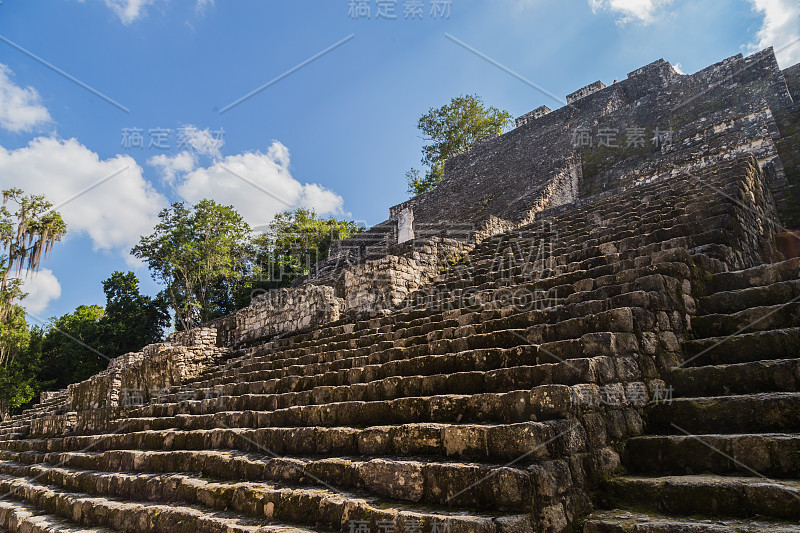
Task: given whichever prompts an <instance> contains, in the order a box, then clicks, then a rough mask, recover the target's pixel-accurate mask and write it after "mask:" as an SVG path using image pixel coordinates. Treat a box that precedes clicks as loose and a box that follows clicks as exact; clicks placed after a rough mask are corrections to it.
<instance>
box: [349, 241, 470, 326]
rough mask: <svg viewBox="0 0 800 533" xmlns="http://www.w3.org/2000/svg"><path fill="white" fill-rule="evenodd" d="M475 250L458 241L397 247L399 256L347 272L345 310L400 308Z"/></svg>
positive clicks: (429, 242) (424, 242) (427, 242)
mask: <svg viewBox="0 0 800 533" xmlns="http://www.w3.org/2000/svg"><path fill="white" fill-rule="evenodd" d="M471 248H472V246H471V245H469V244H466V243H463V242H460V241H457V240H454V239H446V238H440V237H434V238H432V239H428V240H425V241H422V242H416V243H413V242H412V243H410V244H409V245H407V246H405V247H396V249H395V250H396V251H397V253H398V255H387V256H386V257H383V258H381V259H378V260H374V261H366V262H364V263H360V264H357V265H354V266H353V267H352V268H349V269H347V270H346V271H345V277H344V294H345V298H344V300H345V309H346V310H347V311H348V312H350V313H356V314H357V313H369V312H375V311H381V310H388V309H393V308H395V307H398V306H400V304H402V303H403V302H404V301H405V300H406V298H407V297H408V296H409V295H410V294H412V293H413V292H414V291H416V290H418V289H420V288H421V287H424V286H425V285H428V284H429V283H430V282H431V281H432V280H433V279H434V278H435V277H436V276H437V275H439V274H440V273H442V271H443V270H445V269H446V268H447V266H448V265H449V264H455V263H457V262H458V260H459V259H460V258H461V256H462V255H463V254H464V253H465V252H467V251H468V250H469V249H471Z"/></svg>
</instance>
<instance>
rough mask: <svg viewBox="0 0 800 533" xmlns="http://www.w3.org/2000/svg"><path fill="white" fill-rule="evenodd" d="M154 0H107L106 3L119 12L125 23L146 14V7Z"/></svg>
mask: <svg viewBox="0 0 800 533" xmlns="http://www.w3.org/2000/svg"><path fill="white" fill-rule="evenodd" d="M152 3H153V0H106V5H107V6H108V7H109V8H111V10H112V11H113V12H114V13H116V14H117V16H118V17H119V20H121V21H122V23H123V24H130V23H131V22H133V21H134V20H136V19H138V18H139V17H141V16H143V15H144V8H145V7H146V6H148V5H150V4H152Z"/></svg>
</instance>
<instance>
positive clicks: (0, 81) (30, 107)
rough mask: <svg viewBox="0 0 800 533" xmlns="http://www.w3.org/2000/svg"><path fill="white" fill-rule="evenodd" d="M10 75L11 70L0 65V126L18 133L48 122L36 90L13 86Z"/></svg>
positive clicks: (48, 119) (48, 114) (48, 118)
mask: <svg viewBox="0 0 800 533" xmlns="http://www.w3.org/2000/svg"><path fill="white" fill-rule="evenodd" d="M11 74H12V72H11V69H9V68H8V67H7V66H5V65H3V64H2V63H0V126H2V127H3V128H5V129H7V130H9V131H13V132H18V131H30V130H31V129H33V128H34V127H35V126H38V125H41V124H45V123H47V122H50V120H51V119H50V113H48V112H47V109H46V108H45V107H44V106H43V105H42V104H41V98H39V93H38V92H36V89H34V88H33V87H26V88H24V89H23V88H22V87H19V86H18V85H15V84H14V82H13V81H11Z"/></svg>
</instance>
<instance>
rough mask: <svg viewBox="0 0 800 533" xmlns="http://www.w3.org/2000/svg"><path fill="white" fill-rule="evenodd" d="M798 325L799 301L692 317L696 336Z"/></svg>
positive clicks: (722, 334)
mask: <svg viewBox="0 0 800 533" xmlns="http://www.w3.org/2000/svg"><path fill="white" fill-rule="evenodd" d="M798 326H800V302H794V303H786V302H784V303H781V304H777V305H769V306H762V307H751V308H749V309H745V310H743V311H738V312H736V313H732V314H712V315H703V316H696V317H693V318H692V330H693V332H694V335H695V337H696V338H707V337H724V336H726V335H735V334H738V333H742V332H745V331H750V332H752V331H766V330H771V329H783V328H793V327H798Z"/></svg>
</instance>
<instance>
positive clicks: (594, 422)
mask: <svg viewBox="0 0 800 533" xmlns="http://www.w3.org/2000/svg"><path fill="white" fill-rule="evenodd" d="M587 81H591V80H587ZM799 98H800V65H796V66H794V67H791V68H788V69H786V70H781V69H780V68H779V67H778V64H777V62H776V60H775V56H774V54H773V52H772V50H771V49H769V50H765V51H762V52H759V53H757V54H754V55H752V56H749V57H742V56H741V55H739V56H735V57H732V58H729V59H726V60H725V61H722V62H720V63H718V64H716V65H712V66H710V67H708V68H706V69H704V70H702V71H700V72H698V73H696V74H692V75H682V74H678V73H677V72H676V71H675V70H674V69H673V68H672V67H671V66H670V64H669V63H667V62H665V61H663V60H659V61H656V62H654V63H651V64H650V65H646V66H644V67H642V68H640V69H638V70H636V71H634V72H631V73H630V74H629V75H628V77H627V79H625V80H622V81H619V82H615V83H612V84H610V85H608V86H606V85H605V84H604V83H602V82H600V81H597V82H594V83H591V84H589V85H587V86H586V87H584V88H582V89H579V90H577V91H575V92H573V93H572V94H570V95H569V96H567V97H566V105H563V106H562V107H560V108H558V109H555V110H552V111H551V110H550V108H549V107H547V106H540V107H538V108H536V109H535V110H533V111H531V112H530V113H527V114H525V115H523V116H521V117H520V118H518V119H517V121H516V125H517V127H516V128H515V129H513V130H512V131H509V132H508V133H505V134H503V135H499V136H489V137H487V138H484V139H481V140H480V141H479V142H477V143H475V145H474V147H473V148H472V150H471V151H469V152H467V153H464V154H462V155H459V156H457V157H455V158H452V159H450V160H449V161H448V162H447V165H446V168H445V177H444V180H443V182H442V183H441V185H439V186H438V187H437V188H436V189H435V190H433V191H431V192H429V193H426V194H423V195H421V196H418V197H416V198H413V199H411V200H409V201H407V202H404V203H402V204H399V205H397V206H394V207H392V208H391V209H390V213H389V219H388V220H386V221H385V222H382V223H380V224H377V225H376V226H374V227H373V228H371V229H370V230H368V231H367V232H365V233H363V234H360V235H357V236H355V237H353V238H350V239H347V240H344V241H340V242H337V243H335V246H334V247H333V249H332V252H331V256H330V257H329V258H328V259H326V260H325V261H322V262H321V263H319V264H317V265H316V267H315V268H314V269H313V272H312V273H311V274H310V275H309V276H308V277H307V278H305V279H303V280H299V281H298V282H297V283H296V285H295V286H294V287H292V288H290V289H283V290H280V291H273V292H270V293H268V294H265V295H262V296H259V297H257V298H255V299H254V300H253V302H252V303H251V305H250V306H249V307H247V308H244V309H241V310H239V311H238V312H237V313H235V314H233V315H230V316H227V317H224V318H222V319H219V320H217V321H215V322H213V323H210V324H206V325H205V326H204V327H202V328H197V329H194V330H190V331H187V332H183V333H178V334H175V335H173V336H172V337H170V338H169V339H167V341H165V342H163V343H159V344H156V345H150V346H147V347H145V348H144V349H143V350H142V351H141V352H139V353H135V354H127V355H125V356H122V357H120V358H118V359H116V360H114V361H113V362H112V363H111V364H110V365H109V368H108V369H107V370H105V371H104V372H101V373H100V374H97V375H96V376H94V377H92V378H91V379H89V380H87V381H84V382H82V383H77V384H73V385H70V386H69V387H68V388H67V390H65V391H58V392H53V393H45V394H43V395H42V398H41V403H40V404H39V405H37V406H35V407H34V408H32V409H29V410H27V411H26V412H24V413H22V414H21V415H18V416H15V417H12V418H11V419H9V420H6V421H4V422H3V423H2V424H0V495H1V496H0V531H2V530H4V529H5V530H7V531H9V532H14V533H16V532H20V533H28V532H51V531H62V532H78V531H82V532H96V531H126V532H136V533H144V532H151V531H163V532H184V531H185V532H192V533H199V532H203V533H205V532H214V533H217V532H219V533H223V532H225V533H230V532H287V533H288V532H310V531H320V532H322V531H343V532H350V533H468V532H469V533H472V532H476V533H477V532H480V533H529V532H567V531H573V532H574V531H583V532H585V533H622V532H634V531H635V532H637V533H670V532H675V533H677V532H692V533H712V532H713V533H730V532H762V531H767V532H789V531H794V532H797V531H800V303H798V302H800V240H799V239H798V234H797V233H795V232H793V231H791V230H793V229H794V230H796V229H798V228H800V167H798V165H799V164H800V121H799V120H798V118H799V117H800V103H798V99H799ZM554 107H555V106H554Z"/></svg>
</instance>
